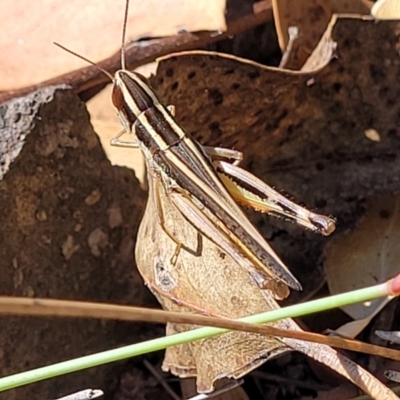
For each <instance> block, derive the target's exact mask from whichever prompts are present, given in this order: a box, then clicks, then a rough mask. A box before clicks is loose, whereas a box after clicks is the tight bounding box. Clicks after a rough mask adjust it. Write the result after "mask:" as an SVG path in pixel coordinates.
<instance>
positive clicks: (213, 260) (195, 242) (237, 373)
mask: <svg viewBox="0 0 400 400" xmlns="http://www.w3.org/2000/svg"><path fill="white" fill-rule="evenodd" d="M147 167H148V171H149V172H148V181H149V199H148V202H147V206H146V211H145V214H144V217H143V220H142V222H141V225H140V228H139V232H138V238H137V243H136V248H135V257H136V263H137V267H138V269H139V271H140V273H141V275H142V277H143V279H144V281H145V284H146V285H147V286H148V288H149V289H150V290H151V291H152V293H153V294H154V295H155V296H156V297H157V299H158V301H159V302H160V303H161V305H162V306H163V308H165V309H166V310H171V311H178V312H183V313H199V314H204V315H210V316H217V317H220V318H231V319H232V318H239V317H243V316H246V315H252V314H256V313H260V312H263V311H267V310H272V309H276V308H279V306H278V304H277V303H276V301H275V300H274V297H275V293H274V290H268V289H261V288H260V287H259V286H258V285H257V283H256V282H257V281H260V280H259V276H260V275H262V273H261V272H260V271H258V270H256V269H254V267H252V266H251V264H249V266H248V268H244V267H243V266H241V265H239V264H238V263H236V262H235V260H234V259H232V258H231V257H230V256H229V255H228V254H225V253H223V252H222V251H221V250H220V248H219V247H218V246H217V245H216V244H214V243H213V242H212V241H210V240H209V239H207V238H206V237H204V236H202V235H201V234H200V233H199V232H198V231H197V230H196V229H195V228H194V227H193V226H192V225H191V224H189V223H188V222H187V220H186V219H185V218H184V217H183V216H182V214H181V213H180V212H179V211H178V209H177V208H176V207H175V206H174V204H173V203H172V202H171V198H170V195H171V192H170V191H168V190H167V189H166V188H164V186H163V185H162V184H161V182H157V177H155V175H154V171H153V170H152V169H151V167H149V165H147ZM157 204H160V205H161V207H162V218H163V220H164V225H161V223H160V221H161V218H155V215H157V213H158V212H159V207H158V206H157ZM172 238H173V239H172ZM177 243H180V244H182V245H183V247H182V248H181V250H180V251H179V254H178V256H177V258H176V259H175V255H176V249H177ZM173 259H175V261H172V260H173ZM262 278H263V279H262V280H265V279H266V276H265V275H263V276H262ZM273 283H276V282H273V281H272V282H271V283H270V287H272V285H271V284H273ZM270 325H271V326H276V327H280V328H283V329H291V330H300V328H299V327H298V326H297V325H296V324H295V322H294V321H293V320H291V319H285V320H281V321H277V322H274V323H271V324H270ZM193 328H194V326H193V325H179V324H175V323H168V324H167V329H166V331H167V334H168V335H171V334H175V333H179V332H184V331H187V330H190V329H193ZM289 350H298V351H301V352H303V353H305V354H307V355H308V356H310V357H312V358H314V359H316V360H317V361H319V362H321V363H323V364H325V365H327V366H329V367H330V368H332V369H333V370H335V371H336V372H338V373H340V374H342V375H343V376H345V377H347V378H348V379H349V380H351V381H352V382H353V383H355V384H357V385H359V386H360V387H361V388H362V389H363V390H365V391H366V392H367V393H369V394H370V395H371V396H372V397H373V398H375V399H380V400H383V399H387V400H389V399H392V400H395V399H397V400H398V398H397V396H396V395H394V394H393V392H391V391H390V390H389V389H388V388H386V387H385V386H384V385H383V384H381V383H380V382H379V381H378V380H377V379H376V378H374V377H373V376H372V375H370V374H369V373H367V372H366V371H365V370H363V369H362V368H361V367H359V366H358V365H356V364H355V363H353V362H352V361H350V360H349V359H347V358H346V357H344V356H342V355H340V354H339V353H337V352H336V351H335V350H333V349H332V348H330V347H328V346H326V345H321V344H318V343H309V342H303V341H301V340H295V339H289V338H279V337H273V336H267V335H259V334H254V333H249V332H228V333H226V334H224V335H221V336H218V337H214V338H210V339H203V340H198V341H195V342H191V343H186V344H183V345H179V346H174V347H169V348H168V349H167V350H166V354H165V359H164V363H163V369H164V370H165V371H171V372H172V373H173V374H175V375H177V376H179V377H182V378H188V377H194V376H195V377H196V379H197V381H196V382H197V390H198V391H199V392H204V393H209V392H212V391H213V390H214V385H215V383H216V382H217V381H219V380H220V379H223V378H234V379H238V378H240V377H242V376H244V375H245V374H247V373H249V372H250V371H252V370H253V369H255V368H257V367H258V366H260V365H261V364H262V363H264V362H265V361H267V360H268V359H270V358H272V357H274V356H277V355H279V354H281V353H283V352H286V351H289Z"/></svg>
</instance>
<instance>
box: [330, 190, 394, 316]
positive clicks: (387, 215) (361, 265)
mask: <svg viewBox="0 0 400 400" xmlns="http://www.w3.org/2000/svg"><path fill="white" fill-rule="evenodd" d="M399 237H400V197H399V196H398V195H396V196H386V197H381V198H376V199H374V200H372V201H369V202H368V203H367V204H366V215H365V217H364V219H363V220H362V221H361V222H360V224H359V225H358V226H357V228H356V229H355V230H354V231H353V232H351V233H349V234H346V235H342V236H337V237H336V238H334V239H333V240H332V241H331V242H330V243H329V245H328V246H327V247H326V251H325V257H326V259H325V262H324V269H325V272H326V277H327V282H328V286H329V290H330V292H331V294H336V293H343V292H346V291H350V290H354V289H358V288H363V287H367V286H372V285H376V284H378V283H381V282H384V281H385V280H387V279H389V278H392V277H393V276H394V275H395V274H396V273H398V272H399V269H400V246H399ZM385 301H386V300H385V299H377V300H373V301H371V302H370V303H368V304H356V305H352V306H348V307H345V308H344V309H343V310H344V311H345V312H346V313H347V314H349V315H350V316H351V317H352V318H354V319H363V318H367V317H368V316H370V315H371V314H373V313H374V311H375V310H376V309H377V308H379V307H380V305H381V304H382V303H383V302H385Z"/></svg>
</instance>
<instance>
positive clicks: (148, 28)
mask: <svg viewBox="0 0 400 400" xmlns="http://www.w3.org/2000/svg"><path fill="white" fill-rule="evenodd" d="M124 8H125V1H123V0H119V1H112V0H87V1H84V2H82V1H80V0H72V1H67V2H65V1H61V0H43V1H41V2H40V7H38V6H37V4H36V3H34V2H27V1H23V0H18V1H13V0H4V1H2V2H1V4H0V25H1V27H2V31H3V32H7V34H5V35H2V36H1V37H0V52H1V54H2V55H3V56H2V59H1V68H0V81H1V82H2V84H1V87H0V90H7V89H14V88H20V87H24V86H28V85H31V84H34V83H38V82H41V81H44V80H47V79H50V78H52V77H54V76H57V75H61V74H63V73H66V72H69V71H71V70H73V69H77V68H80V67H85V66H87V63H85V62H84V61H83V60H80V59H78V58H76V57H73V56H71V54H68V53H66V52H64V51H62V50H61V49H58V48H56V47H55V46H54V45H53V42H59V43H61V44H63V45H65V46H67V47H68V48H70V49H71V50H74V51H75V52H77V53H79V54H81V55H83V56H85V57H87V58H89V59H91V60H93V61H100V60H102V59H103V58H106V57H107V56H109V55H110V54H112V53H114V52H116V51H117V50H118V48H119V47H120V45H121V35H122V20H123V14H124ZM224 9H225V1H224V0H213V1H207V2H202V1H196V0H191V1H188V0H185V1H183V0H146V1H140V0H131V1H130V12H129V20H128V25H127V29H128V31H127V38H128V39H136V38H138V37H143V36H146V37H151V36H155V37H157V36H166V35H175V34H176V33H177V32H178V31H179V30H180V29H185V30H188V31H199V30H211V31H217V30H224V29H225V28H226V26H225V17H224Z"/></svg>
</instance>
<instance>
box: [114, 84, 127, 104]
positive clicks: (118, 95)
mask: <svg viewBox="0 0 400 400" xmlns="http://www.w3.org/2000/svg"><path fill="white" fill-rule="evenodd" d="M111 101H112V103H113V105H114V107H115V108H116V109H117V110H121V109H122V108H123V105H124V95H123V94H122V90H121V88H120V87H119V86H118V85H117V84H114V86H113V89H112V94H111Z"/></svg>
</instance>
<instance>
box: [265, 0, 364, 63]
mask: <svg viewBox="0 0 400 400" xmlns="http://www.w3.org/2000/svg"><path fill="white" fill-rule="evenodd" d="M272 5H273V11H274V17H275V21H276V27H277V28H276V29H277V33H278V39H279V44H280V46H281V49H282V50H285V49H286V48H287V46H288V43H289V33H288V29H289V27H291V26H296V27H297V28H298V30H299V33H298V36H297V38H296V39H295V41H294V43H293V46H292V49H291V54H290V57H288V60H287V63H286V65H285V67H286V68H290V69H296V70H298V69H300V68H301V67H302V65H303V64H304V62H305V61H306V60H307V58H308V57H309V55H310V54H311V53H312V51H313V50H314V48H315V47H316V45H317V43H318V42H319V40H320V38H321V36H322V35H323V33H324V32H325V30H326V27H327V25H328V23H329V21H330V20H331V18H332V15H333V14H340V13H355V14H369V9H368V7H367V6H366V5H365V4H364V3H363V1H362V0H296V1H292V0H273V1H272Z"/></svg>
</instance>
